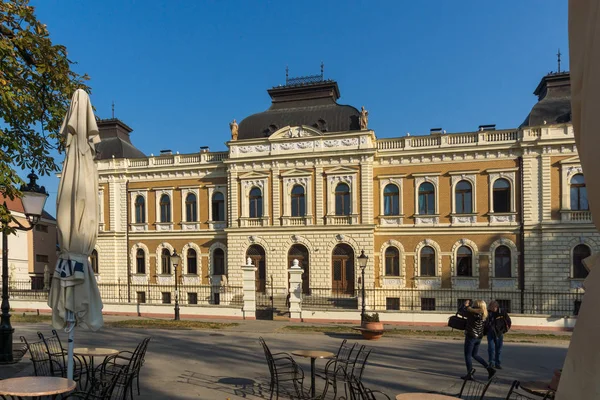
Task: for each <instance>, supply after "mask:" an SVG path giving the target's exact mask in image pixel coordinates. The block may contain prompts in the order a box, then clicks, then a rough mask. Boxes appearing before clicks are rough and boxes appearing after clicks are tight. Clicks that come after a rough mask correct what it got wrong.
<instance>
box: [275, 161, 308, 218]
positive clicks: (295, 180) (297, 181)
mask: <svg viewBox="0 0 600 400" xmlns="http://www.w3.org/2000/svg"><path fill="white" fill-rule="evenodd" d="M296 185H300V186H302V187H303V188H304V209H305V211H306V214H305V215H304V216H302V217H292V189H293V188H294V187H295V186H296ZM283 196H284V199H283V204H282V206H283V215H282V216H281V223H282V225H284V226H287V225H312V220H313V216H312V210H313V206H312V203H313V193H312V176H311V174H310V172H306V174H305V175H304V176H290V177H285V176H284V177H283Z"/></svg>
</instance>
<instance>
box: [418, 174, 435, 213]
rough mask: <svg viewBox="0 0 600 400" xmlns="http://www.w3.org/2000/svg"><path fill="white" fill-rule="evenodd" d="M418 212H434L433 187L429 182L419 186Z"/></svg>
mask: <svg viewBox="0 0 600 400" xmlns="http://www.w3.org/2000/svg"><path fill="white" fill-rule="evenodd" d="M419 214H423V215H432V214H435V188H434V187H433V184H432V183H431V182H424V183H422V184H421V185H420V186H419Z"/></svg>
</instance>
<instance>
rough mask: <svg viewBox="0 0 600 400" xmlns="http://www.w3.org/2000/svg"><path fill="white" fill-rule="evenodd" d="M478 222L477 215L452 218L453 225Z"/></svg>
mask: <svg viewBox="0 0 600 400" xmlns="http://www.w3.org/2000/svg"><path fill="white" fill-rule="evenodd" d="M476 222H477V216H476V215H468V216H463V217H455V216H453V217H452V223H453V224H474V223H476Z"/></svg>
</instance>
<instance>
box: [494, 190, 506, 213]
mask: <svg viewBox="0 0 600 400" xmlns="http://www.w3.org/2000/svg"><path fill="white" fill-rule="evenodd" d="M494 212H497V213H505V212H510V190H509V189H502V190H497V189H494Z"/></svg>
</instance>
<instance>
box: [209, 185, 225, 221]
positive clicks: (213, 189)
mask: <svg viewBox="0 0 600 400" xmlns="http://www.w3.org/2000/svg"><path fill="white" fill-rule="evenodd" d="M217 192H219V193H221V194H222V195H223V207H224V208H225V209H224V210H223V211H224V213H223V215H224V217H225V220H224V221H213V220H212V216H213V196H214V195H215V193H217ZM226 227H227V185H215V186H208V229H209V230H222V229H225V228H226Z"/></svg>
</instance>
